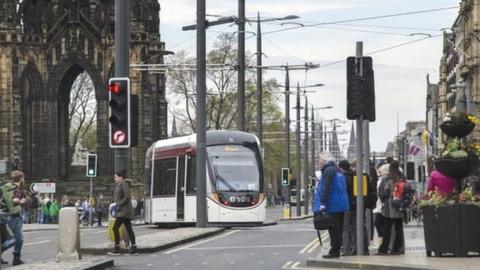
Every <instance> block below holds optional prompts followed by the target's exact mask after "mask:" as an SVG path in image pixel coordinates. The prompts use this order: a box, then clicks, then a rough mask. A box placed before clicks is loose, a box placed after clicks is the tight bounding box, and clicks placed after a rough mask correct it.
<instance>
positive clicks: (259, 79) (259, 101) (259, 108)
mask: <svg viewBox="0 0 480 270" xmlns="http://www.w3.org/2000/svg"><path fill="white" fill-rule="evenodd" d="M261 66H262V29H261V27H260V12H259V13H258V17H257V137H258V139H259V140H260V145H262V137H263V108H262V101H263V97H262V96H263V93H262V91H263V89H262V68H261Z"/></svg>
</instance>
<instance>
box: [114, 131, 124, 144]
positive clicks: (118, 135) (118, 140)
mask: <svg viewBox="0 0 480 270" xmlns="http://www.w3.org/2000/svg"><path fill="white" fill-rule="evenodd" d="M126 139H127V136H126V134H125V132H123V131H122V130H117V131H115V133H113V143H115V144H122V143H124V142H125V140H126Z"/></svg>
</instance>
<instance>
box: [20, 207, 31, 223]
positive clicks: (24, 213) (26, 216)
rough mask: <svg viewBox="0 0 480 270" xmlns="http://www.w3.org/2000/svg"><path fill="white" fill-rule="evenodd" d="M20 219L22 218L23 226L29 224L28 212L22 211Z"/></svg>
mask: <svg viewBox="0 0 480 270" xmlns="http://www.w3.org/2000/svg"><path fill="white" fill-rule="evenodd" d="M22 218H23V223H24V224H27V223H30V212H29V211H28V210H25V209H23V210H22Z"/></svg>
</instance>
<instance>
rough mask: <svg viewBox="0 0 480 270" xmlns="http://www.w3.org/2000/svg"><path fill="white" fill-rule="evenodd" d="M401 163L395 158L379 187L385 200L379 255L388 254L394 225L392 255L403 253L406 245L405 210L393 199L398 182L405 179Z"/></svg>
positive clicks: (379, 193)
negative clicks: (395, 204) (404, 231)
mask: <svg viewBox="0 0 480 270" xmlns="http://www.w3.org/2000/svg"><path fill="white" fill-rule="evenodd" d="M399 167H400V164H399V163H398V161H396V160H393V161H391V162H390V165H389V170H388V172H389V173H388V175H386V176H382V178H381V180H380V182H381V183H380V186H379V188H378V196H379V198H380V200H381V201H382V202H383V204H384V205H383V208H382V215H383V216H384V217H385V225H384V228H383V229H384V230H383V239H382V244H381V245H380V247H379V248H378V252H377V255H387V254H388V247H389V246H390V238H391V232H392V227H394V228H395V241H394V244H393V249H392V251H391V252H390V255H400V254H402V247H403V246H404V241H405V240H404V234H403V223H402V222H403V212H402V211H401V210H400V209H398V208H396V207H395V206H394V205H393V204H392V201H393V199H394V196H393V195H394V192H396V190H395V189H396V188H397V186H398V185H397V184H398V183H399V182H402V181H406V180H405V176H404V175H403V173H402V172H400V168H399Z"/></svg>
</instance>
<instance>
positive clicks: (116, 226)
mask: <svg viewBox="0 0 480 270" xmlns="http://www.w3.org/2000/svg"><path fill="white" fill-rule="evenodd" d="M122 223H123V225H125V229H126V230H127V233H128V238H129V239H130V242H131V243H132V246H135V234H134V233H133V230H132V222H131V220H130V219H129V218H121V217H120V218H116V219H115V223H114V224H113V236H114V238H115V246H118V245H119V244H120V232H119V230H120V225H122Z"/></svg>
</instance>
